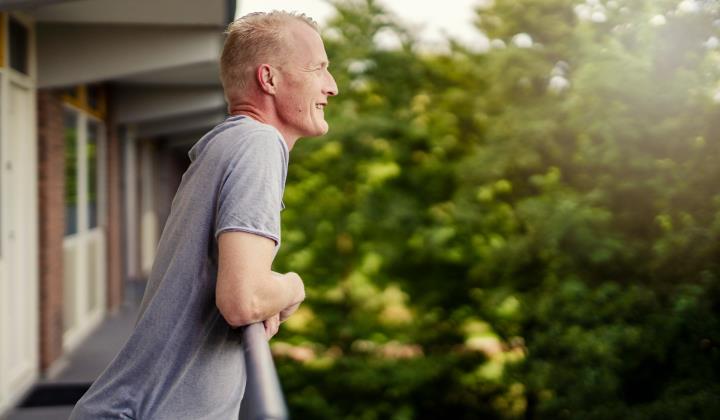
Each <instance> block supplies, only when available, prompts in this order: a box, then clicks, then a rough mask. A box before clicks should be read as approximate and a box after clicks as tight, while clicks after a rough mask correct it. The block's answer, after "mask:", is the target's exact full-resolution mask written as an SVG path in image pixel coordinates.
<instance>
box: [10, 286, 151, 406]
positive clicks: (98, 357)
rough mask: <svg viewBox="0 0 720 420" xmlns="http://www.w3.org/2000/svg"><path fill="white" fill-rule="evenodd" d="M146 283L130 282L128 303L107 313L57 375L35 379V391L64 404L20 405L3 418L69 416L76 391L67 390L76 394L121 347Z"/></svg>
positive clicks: (127, 334)
mask: <svg viewBox="0 0 720 420" xmlns="http://www.w3.org/2000/svg"><path fill="white" fill-rule="evenodd" d="M143 287H144V283H140V282H137V283H136V282H131V283H129V284H128V287H127V288H126V293H125V303H124V304H123V305H122V307H121V308H120V311H119V312H118V313H117V314H115V315H108V316H107V317H106V318H105V320H104V321H103V322H102V323H101V324H100V325H99V326H98V328H96V329H95V331H93V332H92V333H91V334H90V335H89V336H88V337H87V338H86V339H85V340H84V341H83V342H82V343H80V345H79V346H78V347H77V348H76V349H75V350H74V351H73V352H72V353H70V354H68V355H66V357H65V363H66V364H65V366H64V367H63V368H62V369H61V370H60V372H59V373H58V374H57V375H55V376H54V377H53V378H40V379H39V380H38V381H37V382H36V384H35V387H34V391H39V390H44V394H45V395H44V397H45V398H48V397H49V398H51V399H53V400H55V399H57V400H59V401H61V404H58V405H51V406H33V407H20V406H19V407H16V408H15V409H13V410H11V411H10V412H8V413H7V414H6V415H5V416H4V417H3V419H4V420H41V419H42V420H56V419H57V420H59V419H63V420H65V419H67V418H68V416H69V415H70V412H71V411H72V408H73V405H74V401H73V399H74V395H73V392H68V389H69V390H70V391H73V390H75V392H74V393H75V394H77V391H76V390H77V389H83V387H87V386H89V385H90V384H91V383H92V382H93V381H94V380H95V378H97V377H98V376H99V375H100V373H102V371H103V370H104V369H105V367H106V366H107V365H108V364H109V363H110V362H111V361H112V359H113V358H114V357H115V355H116V354H117V353H118V351H120V348H121V347H122V346H123V344H125V341H126V340H127V339H128V337H129V336H130V333H131V332H132V329H133V326H134V325H135V318H136V315H137V311H138V308H139V303H140V299H141V298H142V292H143ZM39 394H40V393H39V392H35V393H33V390H31V391H30V392H29V393H28V397H31V396H33V395H39ZM53 394H54V395H53ZM41 397H42V395H41ZM25 401H28V400H27V399H26V400H25ZM36 401H37V399H36ZM26 405H27V404H26ZM31 405H32V404H31Z"/></svg>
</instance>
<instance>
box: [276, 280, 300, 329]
mask: <svg viewBox="0 0 720 420" xmlns="http://www.w3.org/2000/svg"><path fill="white" fill-rule="evenodd" d="M272 274H273V276H275V277H276V278H278V279H283V280H285V281H289V280H290V279H291V278H293V277H296V278H297V281H298V283H299V284H300V285H301V286H302V290H301V291H300V293H299V294H298V297H297V301H295V302H293V303H292V304H290V306H288V307H287V308H285V309H283V310H282V311H280V314H279V315H280V322H284V321H285V320H286V319H288V318H290V315H292V314H294V313H295V311H297V310H298V308H299V307H300V304H301V303H302V302H303V301H304V300H305V284H304V283H303V281H302V279H301V278H300V276H299V275H298V274H297V273H293V272H289V273H287V274H280V273H276V272H274V271H273V273H272Z"/></svg>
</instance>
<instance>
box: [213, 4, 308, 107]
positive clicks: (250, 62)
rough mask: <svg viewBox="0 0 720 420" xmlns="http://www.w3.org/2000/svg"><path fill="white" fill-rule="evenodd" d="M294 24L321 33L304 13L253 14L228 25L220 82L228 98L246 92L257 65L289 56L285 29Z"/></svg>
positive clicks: (275, 12) (273, 12)
mask: <svg viewBox="0 0 720 420" xmlns="http://www.w3.org/2000/svg"><path fill="white" fill-rule="evenodd" d="M295 21H299V22H304V23H306V24H307V25H308V26H310V27H311V28H313V29H314V30H315V31H317V32H318V33H319V32H320V30H319V28H318V24H317V22H315V21H314V20H313V19H312V18H310V17H309V16H307V15H305V14H304V13H296V12H286V11H283V10H273V11H272V12H270V13H264V12H256V13H250V14H248V15H245V16H243V17H241V18H238V19H236V20H235V21H233V22H232V23H230V25H228V27H227V30H226V31H225V35H226V38H225V45H224V47H223V52H222V56H221V58H220V80H221V81H222V84H223V89H224V90H225V95H226V96H227V95H228V93H229V92H233V91H235V92H237V91H239V92H242V91H244V90H245V89H246V88H247V85H248V82H249V81H250V80H251V79H252V77H254V73H255V69H256V68H257V66H258V65H260V64H262V63H263V62H268V60H271V59H277V58H283V57H287V55H288V48H289V46H288V40H287V39H286V37H285V31H283V27H284V26H285V25H287V24H288V23H289V22H295Z"/></svg>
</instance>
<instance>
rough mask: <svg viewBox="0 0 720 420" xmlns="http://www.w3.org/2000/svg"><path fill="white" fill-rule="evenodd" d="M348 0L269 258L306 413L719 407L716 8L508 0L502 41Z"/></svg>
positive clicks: (283, 344)
mask: <svg viewBox="0 0 720 420" xmlns="http://www.w3.org/2000/svg"><path fill="white" fill-rule="evenodd" d="M334 5H335V7H336V10H337V14H336V17H335V18H334V20H332V22H330V24H329V25H328V28H327V29H326V31H325V33H324V35H325V40H326V48H327V50H328V55H329V56H330V57H331V60H332V68H331V70H332V71H333V74H334V75H335V77H336V79H337V82H338V85H339V86H340V91H341V94H340V96H338V97H337V98H332V99H331V101H330V106H329V107H328V109H327V118H328V120H329V122H330V126H331V133H330V134H329V135H327V136H325V137H323V138H317V139H303V140H301V142H300V143H299V144H298V145H297V146H296V148H295V149H294V150H293V154H292V158H291V167H290V175H289V179H288V185H287V187H286V191H285V203H286V205H287V208H286V210H284V212H283V228H284V231H283V242H284V243H283V248H282V251H281V253H280V255H279V258H278V261H277V264H278V267H277V268H278V269H280V270H283V269H284V270H288V271H289V270H292V271H297V272H299V273H301V275H302V276H303V278H304V280H305V283H306V287H307V292H308V299H307V301H306V303H305V304H304V305H303V307H302V308H301V310H300V311H299V312H298V313H297V314H296V315H294V316H293V317H292V318H291V319H290V320H288V321H287V323H286V324H284V328H283V329H282V332H281V335H280V336H279V342H277V343H275V344H274V345H273V350H274V351H275V353H276V355H277V361H278V368H279V371H280V375H281V379H282V382H283V385H284V388H285V391H286V395H287V398H288V402H289V404H290V408H291V412H292V413H293V416H294V417H295V418H308V419H323V418H328V419H330V418H333V419H335V418H347V419H375V418H392V419H410V418H419V419H422V418H433V419H434V418H441V417H442V418H457V419H463V418H488V419H492V418H527V419H531V418H578V419H588V418H589V419H593V418H597V419H607V418H638V419H646V418H683V419H684V418H714V417H717V416H718V414H720V398H718V395H720V385H719V384H720V381H719V379H720V281H719V279H718V278H719V277H720V260H719V259H718V257H719V256H720V240H719V238H720V182H719V180H720V165H718V164H717V162H718V161H720V118H719V117H720V103H719V102H720V74H719V73H720V65H719V64H720V53H719V52H718V51H719V50H718V46H717V44H718V40H717V37H719V36H720V10H719V8H718V6H717V5H716V4H715V3H714V2H700V1H690V0H684V1H682V2H677V1H650V0H642V1H641V0H636V1H629V0H625V1H623V0H614V1H613V0H611V1H607V2H604V3H603V2H599V1H588V2H587V3H580V2H579V1H572V0H521V1H514V2H509V1H497V2H495V4H494V5H490V6H483V7H478V10H477V24H478V28H479V30H483V31H484V32H485V33H486V34H488V36H489V37H490V38H492V39H493V42H492V43H491V45H493V48H492V49H491V50H489V51H487V52H482V53H478V52H473V50H472V49H468V48H465V47H463V46H462V45H461V44H459V43H455V42H452V43H451V44H450V49H449V50H448V51H447V52H432V53H431V52H427V51H423V50H422V48H419V46H418V45H417V44H416V43H415V40H414V38H413V34H412V33H411V32H409V31H407V30H405V29H404V28H403V27H402V26H401V25H400V24H398V21H397V19H396V18H395V17H393V16H392V15H390V14H389V13H387V12H386V11H384V10H383V8H382V7H381V5H380V4H379V3H378V2H375V1H372V0H366V1H352V2H336V3H334ZM519 34H520V35H519ZM388 36H393V37H396V38H397V39H398V40H399V44H400V47H399V48H397V49H386V48H382V47H381V46H380V44H379V43H378V42H377V40H378V37H388ZM713 37H715V38H713ZM713 39H715V41H713ZM528 41H529V42H528Z"/></svg>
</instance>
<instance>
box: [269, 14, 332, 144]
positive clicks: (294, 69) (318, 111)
mask: <svg viewBox="0 0 720 420" xmlns="http://www.w3.org/2000/svg"><path fill="white" fill-rule="evenodd" d="M286 30H287V31H288V32H287V39H288V40H289V42H290V43H291V44H290V46H289V48H288V50H289V51H290V54H289V56H288V57H286V58H285V57H283V58H285V60H284V62H285V63H284V64H283V65H282V66H281V68H280V79H279V83H278V90H277V95H276V101H277V102H276V106H277V112H278V116H279V119H280V123H281V124H282V125H283V127H282V128H283V130H281V131H283V132H284V133H287V134H289V135H291V136H295V137H312V136H321V135H323V134H325V133H327V131H328V124H327V122H326V121H325V111H324V109H325V105H327V102H328V96H335V95H337V94H338V87H337V84H335V79H333V77H332V75H331V74H330V72H329V71H328V64H329V62H328V57H327V53H326V52H325V46H324V45H323V42H322V39H321V38H320V35H319V34H318V33H317V32H315V31H314V30H313V29H312V28H311V27H309V26H308V25H306V24H305V23H303V22H292V23H291V24H289V25H288V27H287V28H286Z"/></svg>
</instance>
